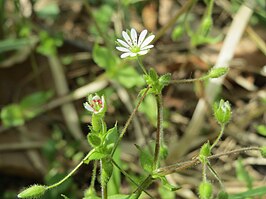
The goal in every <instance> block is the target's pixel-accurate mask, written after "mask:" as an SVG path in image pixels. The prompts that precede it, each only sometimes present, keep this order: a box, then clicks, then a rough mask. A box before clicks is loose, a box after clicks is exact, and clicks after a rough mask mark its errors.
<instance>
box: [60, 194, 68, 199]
mask: <svg viewBox="0 0 266 199" xmlns="http://www.w3.org/2000/svg"><path fill="white" fill-rule="evenodd" d="M61 196H62V197H63V198H64V199H69V197H67V196H65V195H64V194H61Z"/></svg>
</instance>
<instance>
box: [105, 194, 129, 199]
mask: <svg viewBox="0 0 266 199" xmlns="http://www.w3.org/2000/svg"><path fill="white" fill-rule="evenodd" d="M108 198H109V199H130V195H125V194H116V195H112V196H108Z"/></svg>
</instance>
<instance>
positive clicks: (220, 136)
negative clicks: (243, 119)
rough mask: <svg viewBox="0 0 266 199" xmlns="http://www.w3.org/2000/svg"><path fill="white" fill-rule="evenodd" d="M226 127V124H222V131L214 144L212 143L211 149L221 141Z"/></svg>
mask: <svg viewBox="0 0 266 199" xmlns="http://www.w3.org/2000/svg"><path fill="white" fill-rule="evenodd" d="M224 128H225V125H221V130H220V133H219V135H218V137H217V138H216V140H215V141H214V142H213V144H212V145H211V150H212V149H213V147H215V146H216V144H217V143H218V142H219V141H220V139H221V138H222V136H223V133H224Z"/></svg>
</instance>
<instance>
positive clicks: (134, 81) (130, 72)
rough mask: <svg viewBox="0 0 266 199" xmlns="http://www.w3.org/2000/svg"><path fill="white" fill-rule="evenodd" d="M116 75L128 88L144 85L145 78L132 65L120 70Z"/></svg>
mask: <svg viewBox="0 0 266 199" xmlns="http://www.w3.org/2000/svg"><path fill="white" fill-rule="evenodd" d="M114 77H115V78H117V80H118V81H119V83H121V84H122V85H123V86H125V87H126V88H132V87H134V86H143V85H144V81H143V78H142V77H141V75H139V74H138V73H137V71H136V70H135V69H134V68H133V67H132V66H127V67H125V68H122V69H120V70H118V71H117V73H116V74H115V76H114Z"/></svg>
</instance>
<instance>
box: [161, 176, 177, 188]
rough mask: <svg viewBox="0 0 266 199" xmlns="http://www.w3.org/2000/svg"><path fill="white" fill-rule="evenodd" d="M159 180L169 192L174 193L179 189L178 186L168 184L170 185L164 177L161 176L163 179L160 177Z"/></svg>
mask: <svg viewBox="0 0 266 199" xmlns="http://www.w3.org/2000/svg"><path fill="white" fill-rule="evenodd" d="M160 180H161V182H162V184H163V186H164V187H165V188H166V189H167V190H169V191H176V190H178V189H181V187H180V186H174V185H172V184H170V183H169V182H168V180H167V179H166V177H164V176H163V177H160Z"/></svg>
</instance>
